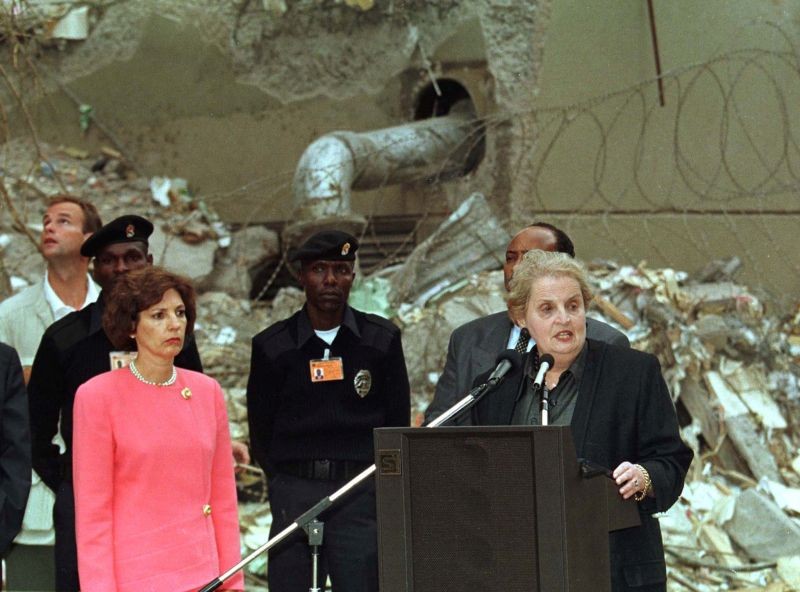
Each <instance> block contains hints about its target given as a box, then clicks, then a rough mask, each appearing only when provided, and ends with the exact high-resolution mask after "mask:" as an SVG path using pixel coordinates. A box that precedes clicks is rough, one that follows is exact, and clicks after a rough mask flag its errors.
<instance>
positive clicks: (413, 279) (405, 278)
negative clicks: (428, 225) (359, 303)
mask: <svg viewBox="0 0 800 592" xmlns="http://www.w3.org/2000/svg"><path fill="white" fill-rule="evenodd" d="M477 228H480V232H476V229H477ZM510 238H511V237H510V236H509V234H508V232H506V230H505V229H504V228H503V226H502V225H501V224H500V222H499V221H498V220H497V218H496V217H495V216H494V214H493V213H492V210H491V208H490V207H489V204H488V203H487V202H486V198H485V197H483V195H481V194H480V193H475V194H473V195H471V196H470V197H469V198H467V199H466V200H465V201H464V202H463V203H462V204H461V205H460V206H459V207H458V208H457V209H456V210H455V211H454V212H453V213H452V214H451V215H450V217H449V218H447V220H445V221H444V222H443V223H442V224H441V226H439V228H437V229H436V230H435V231H434V232H433V234H431V236H429V237H428V238H427V239H425V240H424V241H423V242H422V243H420V244H419V245H417V247H416V248H415V249H414V250H413V251H412V253H411V255H409V257H408V259H407V260H406V262H405V263H404V264H403V266H402V267H401V268H400V269H399V270H398V271H397V272H396V273H395V274H394V276H392V278H391V282H392V292H391V294H392V298H393V299H394V301H395V303H397V304H399V303H400V302H403V301H411V302H413V303H414V304H416V305H418V306H422V305H424V304H425V302H427V300H428V299H429V298H431V296H433V295H434V294H436V293H438V292H441V291H442V290H444V289H446V288H447V287H448V286H450V285H451V284H452V283H453V282H455V281H458V280H460V279H462V278H463V276H464V270H467V269H468V270H470V272H472V273H476V272H480V271H484V270H487V269H496V268H497V267H498V266H499V265H502V257H501V253H504V252H505V248H506V245H507V244H508V241H509V240H510Z"/></svg>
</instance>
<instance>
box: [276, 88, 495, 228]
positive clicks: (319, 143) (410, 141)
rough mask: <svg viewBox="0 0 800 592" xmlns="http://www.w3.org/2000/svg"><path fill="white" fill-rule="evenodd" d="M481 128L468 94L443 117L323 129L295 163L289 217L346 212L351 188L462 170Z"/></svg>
mask: <svg viewBox="0 0 800 592" xmlns="http://www.w3.org/2000/svg"><path fill="white" fill-rule="evenodd" d="M482 134H483V130H482V128H481V125H480V122H479V120H477V119H476V117H475V113H474V111H473V109H472V105H471V103H470V101H468V100H464V101H460V102H458V103H456V104H455V105H453V107H452V109H451V110H450V113H448V114H447V115H445V116H443V117H434V118H431V119H425V120H423V121H418V122H415V123H409V124H405V125H399V126H396V127H390V128H385V129H381V130H374V131H370V132H363V133H355V132H347V131H337V132H332V133H330V134H326V135H324V136H322V137H320V138H318V139H317V140H315V141H314V142H312V143H311V144H310V145H309V146H308V148H306V151H305V152H304V153H303V156H302V157H301V158H300V162H299V163H298V165H297V170H296V171H295V175H294V182H293V186H292V193H293V196H294V197H293V200H294V217H295V219H296V220H315V219H319V218H322V217H330V216H348V215H350V213H351V212H350V197H351V193H352V190H365V189H375V188H378V187H383V186H386V185H394V184H397V183H405V182H410V181H418V180H421V179H425V178H428V177H438V178H452V177H455V176H462V175H464V174H465V173H467V172H468V171H469V165H470V161H471V156H472V154H473V153H474V149H475V147H476V146H477V145H478V143H479V140H480V138H481V137H482Z"/></svg>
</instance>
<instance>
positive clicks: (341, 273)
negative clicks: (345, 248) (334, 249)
mask: <svg viewBox="0 0 800 592" xmlns="http://www.w3.org/2000/svg"><path fill="white" fill-rule="evenodd" d="M354 278H355V272H354V271H353V263H352V262H351V261H308V262H303V266H302V267H301V268H300V285H301V286H303V289H304V290H305V292H306V303H307V304H308V306H309V307H311V308H314V309H316V310H317V311H319V312H324V313H331V312H336V311H338V310H341V309H343V308H344V306H345V304H347V298H348V297H349V296H350V288H351V287H352V286H353V279H354Z"/></svg>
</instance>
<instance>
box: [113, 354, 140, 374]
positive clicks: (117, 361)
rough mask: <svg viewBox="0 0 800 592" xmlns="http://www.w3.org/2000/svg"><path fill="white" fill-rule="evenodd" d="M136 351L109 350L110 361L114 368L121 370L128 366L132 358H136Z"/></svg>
mask: <svg viewBox="0 0 800 592" xmlns="http://www.w3.org/2000/svg"><path fill="white" fill-rule="evenodd" d="M137 353H138V352H135V351H132V352H131V351H112V352H108V362H109V364H110V366H111V369H112V370H119V369H120V368H127V367H128V364H130V363H131V360H135V359H136V354H137Z"/></svg>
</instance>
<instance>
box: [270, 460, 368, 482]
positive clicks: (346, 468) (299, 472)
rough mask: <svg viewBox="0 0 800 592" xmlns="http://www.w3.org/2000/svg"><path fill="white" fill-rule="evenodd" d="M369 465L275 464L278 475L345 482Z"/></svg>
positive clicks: (343, 462) (333, 462)
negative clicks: (284, 474)
mask: <svg viewBox="0 0 800 592" xmlns="http://www.w3.org/2000/svg"><path fill="white" fill-rule="evenodd" d="M369 466H370V463H367V462H363V461H355V460H329V459H322V460H304V461H292V462H283V463H278V464H277V467H276V468H277V469H278V472H279V473H286V474H287V475H292V476H293V477H299V478H301V479H315V480H320V481H345V480H349V479H352V478H353V477H355V476H356V475H358V474H359V473H360V472H361V471H363V470H364V469H366V468H367V467H369Z"/></svg>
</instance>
